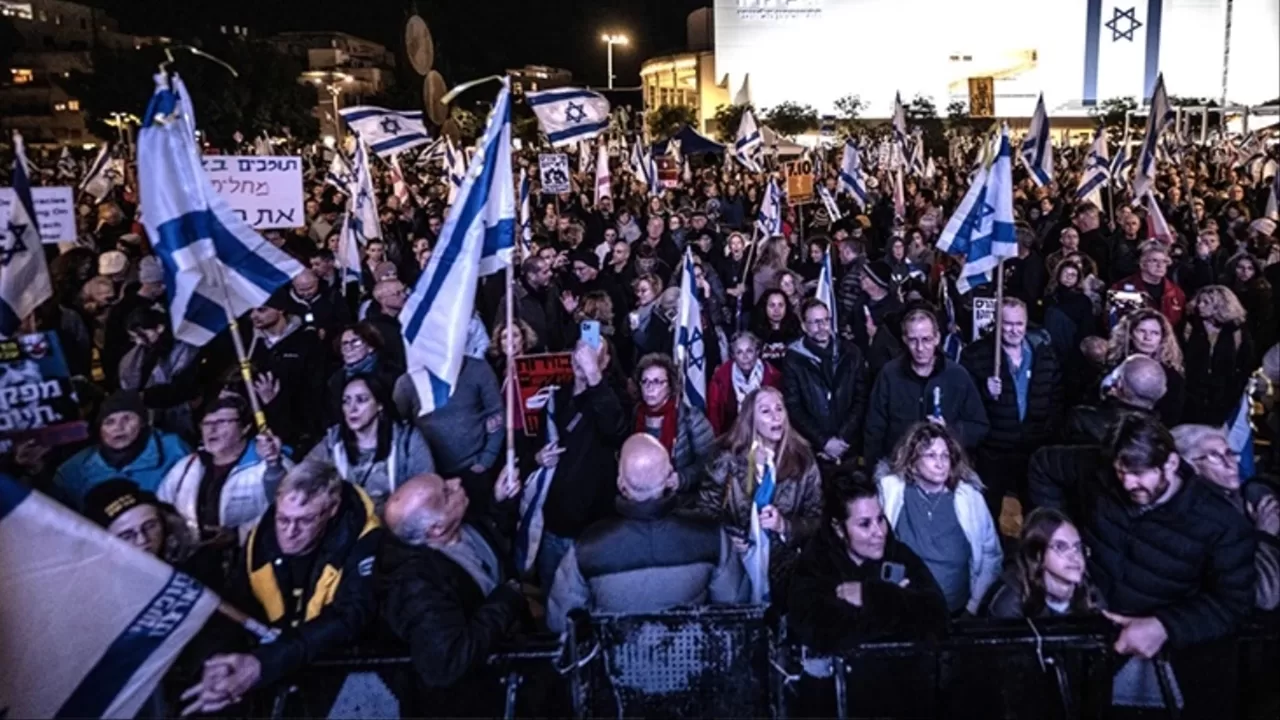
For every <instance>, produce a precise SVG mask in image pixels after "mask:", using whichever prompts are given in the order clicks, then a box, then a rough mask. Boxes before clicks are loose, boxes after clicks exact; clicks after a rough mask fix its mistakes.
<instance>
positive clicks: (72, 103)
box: [67, 100, 80, 112]
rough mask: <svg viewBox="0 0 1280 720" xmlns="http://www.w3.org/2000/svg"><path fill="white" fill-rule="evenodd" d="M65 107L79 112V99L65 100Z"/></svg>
mask: <svg viewBox="0 0 1280 720" xmlns="http://www.w3.org/2000/svg"><path fill="white" fill-rule="evenodd" d="M67 109H68V110H70V111H71V112H80V101H79V100H68V101H67Z"/></svg>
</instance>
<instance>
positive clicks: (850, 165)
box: [840, 140, 867, 210]
mask: <svg viewBox="0 0 1280 720" xmlns="http://www.w3.org/2000/svg"><path fill="white" fill-rule="evenodd" d="M840 187H841V188H842V189H844V190H847V191H848V192H849V194H850V195H852V196H853V201H854V202H856V203H858V207H860V208H862V209H863V210H866V209H867V181H866V179H865V178H863V177H862V154H861V153H860V152H858V144H857V143H855V142H854V141H853V140H847V141H845V144H844V156H843V157H841V158H840Z"/></svg>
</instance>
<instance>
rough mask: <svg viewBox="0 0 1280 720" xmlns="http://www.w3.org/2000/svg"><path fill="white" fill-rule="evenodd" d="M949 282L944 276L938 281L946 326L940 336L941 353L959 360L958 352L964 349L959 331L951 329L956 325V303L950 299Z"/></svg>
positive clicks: (953, 359) (952, 359)
mask: <svg viewBox="0 0 1280 720" xmlns="http://www.w3.org/2000/svg"><path fill="white" fill-rule="evenodd" d="M949 284H950V283H948V282H947V279H946V278H945V277H944V278H942V280H941V282H939V283H938V295H939V296H941V300H942V302H941V303H940V304H941V305H942V312H943V315H944V316H945V317H946V321H947V326H946V327H945V328H944V331H945V333H946V334H945V335H944V336H943V338H942V354H943V355H944V356H945V357H947V358H948V359H950V360H951V361H952V362H960V352H961V351H962V350H964V338H963V337H961V335H960V333H958V332H952V330H951V328H952V327H955V326H956V304H955V302H954V301H953V300H952V299H951V288H949V287H948V285H949Z"/></svg>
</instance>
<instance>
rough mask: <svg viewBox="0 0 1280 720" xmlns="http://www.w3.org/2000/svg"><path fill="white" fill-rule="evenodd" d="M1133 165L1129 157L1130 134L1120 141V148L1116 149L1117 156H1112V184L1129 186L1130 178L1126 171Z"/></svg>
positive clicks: (1120, 186)
mask: <svg viewBox="0 0 1280 720" xmlns="http://www.w3.org/2000/svg"><path fill="white" fill-rule="evenodd" d="M1132 167H1133V162H1132V161H1131V160H1130V159H1129V136H1128V135H1125V136H1124V140H1122V141H1121V142H1120V148H1119V149H1118V150H1116V156H1115V157H1113V158H1111V170H1110V173H1109V174H1110V175H1111V184H1112V185H1113V186H1114V187H1118V188H1123V187H1127V186H1128V184H1129V180H1128V178H1127V177H1126V175H1125V173H1126V171H1128V170H1130V169H1131V168H1132Z"/></svg>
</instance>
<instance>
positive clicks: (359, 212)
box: [346, 136, 382, 245]
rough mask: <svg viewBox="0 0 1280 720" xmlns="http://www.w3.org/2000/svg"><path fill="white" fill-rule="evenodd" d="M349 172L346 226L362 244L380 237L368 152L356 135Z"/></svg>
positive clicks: (376, 199) (380, 231)
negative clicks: (350, 179)
mask: <svg viewBox="0 0 1280 720" xmlns="http://www.w3.org/2000/svg"><path fill="white" fill-rule="evenodd" d="M351 173H352V175H353V176H354V178H355V185H354V186H352V188H351V189H352V190H353V191H354V192H353V194H351V195H349V196H348V200H347V218H348V219H347V223H346V224H347V226H349V227H350V228H351V232H352V234H353V235H354V236H355V237H356V239H357V240H359V241H360V244H361V245H363V244H365V243H367V242H369V241H370V240H373V239H374V238H380V237H382V227H381V226H380V225H379V223H378V196H377V195H375V194H374V192H373V177H372V176H370V174H369V152H368V150H367V148H366V147H365V144H364V139H363V138H361V137H359V136H357V137H356V152H355V155H352V156H351Z"/></svg>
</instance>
